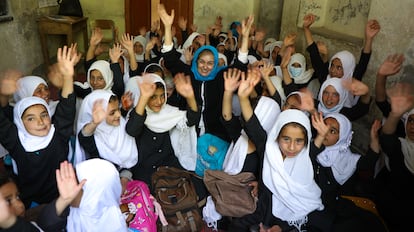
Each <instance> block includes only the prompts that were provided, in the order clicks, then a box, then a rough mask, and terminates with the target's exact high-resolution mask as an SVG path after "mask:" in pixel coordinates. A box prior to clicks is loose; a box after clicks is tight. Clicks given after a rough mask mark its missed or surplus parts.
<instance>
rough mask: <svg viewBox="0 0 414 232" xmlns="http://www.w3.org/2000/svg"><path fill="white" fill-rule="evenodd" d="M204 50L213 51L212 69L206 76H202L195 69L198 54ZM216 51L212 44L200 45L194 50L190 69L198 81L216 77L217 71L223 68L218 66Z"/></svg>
mask: <svg viewBox="0 0 414 232" xmlns="http://www.w3.org/2000/svg"><path fill="white" fill-rule="evenodd" d="M204 50H210V51H211V53H213V56H214V66H213V69H212V70H211V72H210V74H208V75H207V76H203V75H201V74H200V73H199V72H198V70H197V60H198V57H199V56H200V53H201V52H203V51H204ZM218 60H219V58H218V52H217V49H216V48H215V47H213V46H210V45H204V46H202V47H200V48H199V49H197V50H196V52H195V53H194V58H193V60H192V61H191V71H192V72H193V73H194V77H195V79H196V80H198V81H211V80H214V79H215V78H216V75H217V73H218V72H220V71H221V70H222V69H223V68H225V67H223V66H218Z"/></svg>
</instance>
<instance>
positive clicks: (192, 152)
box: [139, 73, 197, 171]
mask: <svg viewBox="0 0 414 232" xmlns="http://www.w3.org/2000/svg"><path fill="white" fill-rule="evenodd" d="M139 80H142V81H147V80H149V81H152V82H154V83H156V82H160V83H162V84H163V85H164V93H165V102H164V105H163V106H162V108H161V110H160V111H159V112H154V111H152V110H151V109H150V108H149V107H148V106H146V107H145V109H146V113H147V118H146V119H145V122H144V124H145V126H147V127H148V129H150V130H151V131H153V132H156V133H163V132H166V131H169V132H170V138H171V145H172V147H173V149H174V153H175V156H177V158H178V160H179V161H180V164H181V165H182V166H183V167H184V168H185V169H187V170H191V171H194V170H195V165H196V161H197V134H196V130H195V126H191V127H188V126H187V112H186V111H182V110H179V109H178V108H177V107H174V106H170V105H168V104H166V103H167V91H166V89H167V87H166V85H165V82H164V80H163V79H162V78H161V77H159V76H158V75H156V74H152V73H149V74H146V75H145V76H144V77H142V78H141V79H139Z"/></svg>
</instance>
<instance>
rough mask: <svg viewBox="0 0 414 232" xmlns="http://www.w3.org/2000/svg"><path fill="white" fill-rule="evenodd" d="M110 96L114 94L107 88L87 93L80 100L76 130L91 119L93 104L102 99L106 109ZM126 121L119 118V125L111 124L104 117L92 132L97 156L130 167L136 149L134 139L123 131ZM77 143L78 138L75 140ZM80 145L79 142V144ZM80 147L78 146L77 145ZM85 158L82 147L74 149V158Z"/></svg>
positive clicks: (77, 159)
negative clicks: (97, 152)
mask: <svg viewBox="0 0 414 232" xmlns="http://www.w3.org/2000/svg"><path fill="white" fill-rule="evenodd" d="M111 96H115V95H114V94H113V93H112V92H110V91H108V90H101V89H99V90H95V91H93V92H91V93H90V94H88V95H87V96H86V97H85V99H83V101H82V105H81V108H80V110H79V117H78V122H77V128H78V132H77V134H78V133H79V131H81V130H82V128H83V127H84V126H85V125H86V124H88V123H90V122H91V121H92V120H93V105H94V103H95V102H96V101H98V100H103V105H102V107H103V108H104V109H105V110H106V108H107V107H108V102H109V99H110V97H111ZM125 126H126V121H125V119H124V118H123V117H121V118H120V125H119V126H112V125H108V124H107V123H106V120H105V119H104V120H103V121H102V122H101V123H100V124H99V125H98V126H97V127H96V130H95V132H94V134H93V136H94V138H95V143H96V148H97V149H98V151H99V156H100V157H101V158H103V159H106V160H109V161H111V162H112V163H115V164H117V165H119V166H120V167H121V168H131V167H132V166H134V165H135V164H136V163H137V162H138V149H137V146H136V143H135V139H134V138H133V137H131V136H130V135H128V133H126V131H125ZM76 142H77V143H79V140H77V141H76ZM79 146H80V144H79ZM77 148H78V146H77ZM79 148H80V147H79ZM84 159H85V154H84V151H83V149H76V152H75V160H76V161H77V162H80V161H82V160H84Z"/></svg>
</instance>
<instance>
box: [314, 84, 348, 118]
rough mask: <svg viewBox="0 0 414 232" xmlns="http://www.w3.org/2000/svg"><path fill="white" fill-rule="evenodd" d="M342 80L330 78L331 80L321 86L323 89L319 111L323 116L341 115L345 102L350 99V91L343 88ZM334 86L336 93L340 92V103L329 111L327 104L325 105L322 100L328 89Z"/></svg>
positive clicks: (320, 94) (320, 93)
mask: <svg viewBox="0 0 414 232" xmlns="http://www.w3.org/2000/svg"><path fill="white" fill-rule="evenodd" d="M342 81H343V79H342V78H336V77H333V78H330V79H326V80H325V81H324V82H323V83H322V86H321V89H320V91H319V95H318V100H319V105H318V111H320V112H322V113H323V114H328V113H339V111H341V109H342V108H343V107H344V104H345V101H346V99H347V98H348V94H349V93H348V90H346V89H345V88H344V87H343V86H342ZM329 85H330V86H332V87H334V88H335V90H336V92H338V94H339V102H338V104H337V105H336V106H334V107H332V108H330V109H328V108H327V107H326V106H325V104H324V103H323V100H322V96H323V91H324V90H325V89H326V87H328V86H329Z"/></svg>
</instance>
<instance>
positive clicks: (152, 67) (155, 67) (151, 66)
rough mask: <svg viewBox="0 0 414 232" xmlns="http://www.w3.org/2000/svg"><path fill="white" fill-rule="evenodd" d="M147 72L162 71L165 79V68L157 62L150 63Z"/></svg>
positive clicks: (162, 76)
mask: <svg viewBox="0 0 414 232" xmlns="http://www.w3.org/2000/svg"><path fill="white" fill-rule="evenodd" d="M145 72H146V73H155V74H157V73H160V74H161V78H162V79H164V70H163V69H162V67H161V66H159V65H156V64H149V65H148V66H147V67H146V68H145Z"/></svg>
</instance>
